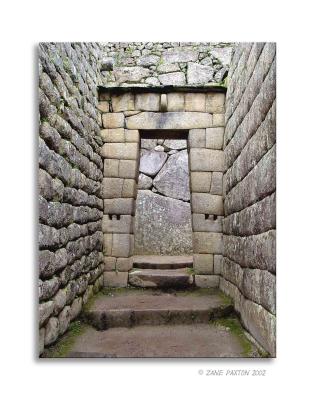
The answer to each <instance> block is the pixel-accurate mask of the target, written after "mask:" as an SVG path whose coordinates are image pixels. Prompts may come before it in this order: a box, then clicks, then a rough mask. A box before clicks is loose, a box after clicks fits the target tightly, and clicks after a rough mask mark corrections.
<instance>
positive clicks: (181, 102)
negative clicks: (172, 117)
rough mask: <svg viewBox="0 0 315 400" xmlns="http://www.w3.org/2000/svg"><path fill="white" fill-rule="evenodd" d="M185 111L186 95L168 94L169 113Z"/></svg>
mask: <svg viewBox="0 0 315 400" xmlns="http://www.w3.org/2000/svg"><path fill="white" fill-rule="evenodd" d="M184 110H185V94H184V93H168V94H167V111H184Z"/></svg>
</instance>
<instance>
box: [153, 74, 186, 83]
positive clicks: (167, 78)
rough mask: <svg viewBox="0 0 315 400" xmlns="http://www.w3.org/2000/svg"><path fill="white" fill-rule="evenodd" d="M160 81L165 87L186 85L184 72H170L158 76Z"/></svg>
mask: <svg viewBox="0 0 315 400" xmlns="http://www.w3.org/2000/svg"><path fill="white" fill-rule="evenodd" d="M158 78H159V81H160V82H161V84H162V85H164V86H181V85H185V84H186V78H185V74H184V72H170V73H168V74H161V75H159V76H158Z"/></svg>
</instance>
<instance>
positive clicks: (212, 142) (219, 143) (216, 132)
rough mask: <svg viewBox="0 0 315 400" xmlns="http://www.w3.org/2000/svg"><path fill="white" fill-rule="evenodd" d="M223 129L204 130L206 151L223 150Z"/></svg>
mask: <svg viewBox="0 0 315 400" xmlns="http://www.w3.org/2000/svg"><path fill="white" fill-rule="evenodd" d="M223 136H224V128H223V127H218V128H207V129H206V147H207V149H214V150H222V149H223Z"/></svg>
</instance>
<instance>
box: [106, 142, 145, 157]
mask: <svg viewBox="0 0 315 400" xmlns="http://www.w3.org/2000/svg"><path fill="white" fill-rule="evenodd" d="M101 154H102V156H103V157H104V158H116V159H120V160H137V159H138V157H139V147H138V144H137V143H105V144H104V145H103V147H102V150H101Z"/></svg>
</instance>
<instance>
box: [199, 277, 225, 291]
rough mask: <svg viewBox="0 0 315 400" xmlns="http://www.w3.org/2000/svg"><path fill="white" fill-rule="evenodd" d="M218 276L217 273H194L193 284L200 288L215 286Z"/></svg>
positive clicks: (217, 282) (217, 285) (217, 284)
mask: <svg viewBox="0 0 315 400" xmlns="http://www.w3.org/2000/svg"><path fill="white" fill-rule="evenodd" d="M219 284H220V277H219V276H217V275H195V285H196V286H197V287H200V288H217V287H219Z"/></svg>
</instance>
